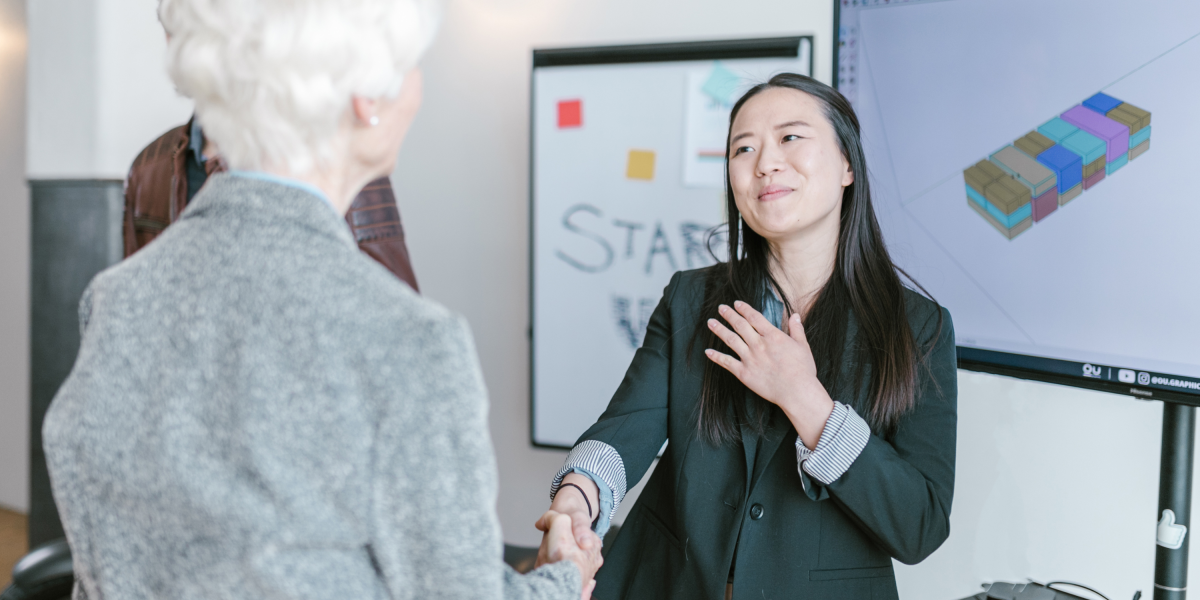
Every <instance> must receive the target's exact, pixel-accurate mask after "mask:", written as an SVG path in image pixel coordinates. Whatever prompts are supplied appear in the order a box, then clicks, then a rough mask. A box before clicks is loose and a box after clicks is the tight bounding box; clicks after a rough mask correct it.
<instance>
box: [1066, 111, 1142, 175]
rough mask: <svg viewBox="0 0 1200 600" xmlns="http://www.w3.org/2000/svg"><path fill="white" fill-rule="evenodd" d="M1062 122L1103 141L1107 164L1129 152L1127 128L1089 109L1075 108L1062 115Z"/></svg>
mask: <svg viewBox="0 0 1200 600" xmlns="http://www.w3.org/2000/svg"><path fill="white" fill-rule="evenodd" d="M1062 120H1064V121H1066V122H1068V123H1070V124H1072V125H1074V126H1076V127H1078V128H1080V129H1082V130H1084V131H1086V132H1088V133H1090V134H1092V135H1094V136H1096V137H1098V138H1100V139H1101V140H1104V146H1105V154H1104V155H1105V159H1106V160H1107V161H1108V162H1113V161H1115V160H1117V159H1118V158H1120V157H1121V155H1122V154H1125V153H1126V152H1129V128H1128V127H1126V126H1124V125H1122V124H1121V123H1118V122H1116V121H1114V120H1112V119H1110V118H1108V117H1106V116H1104V115H1102V114H1100V113H1098V112H1096V111H1094V110H1092V109H1090V108H1087V107H1084V106H1076V107H1075V108H1072V109H1071V110H1068V111H1067V112H1065V113H1063V114H1062ZM1084 187H1087V186H1084Z"/></svg>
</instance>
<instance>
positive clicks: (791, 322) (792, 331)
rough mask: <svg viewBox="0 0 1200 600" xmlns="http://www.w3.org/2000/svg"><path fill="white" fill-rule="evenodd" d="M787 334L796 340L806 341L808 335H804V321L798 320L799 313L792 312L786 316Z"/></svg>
mask: <svg viewBox="0 0 1200 600" xmlns="http://www.w3.org/2000/svg"><path fill="white" fill-rule="evenodd" d="M788 335H789V336H791V338H792V339H793V340H796V341H797V342H804V343H806V344H807V343H808V336H806V335H804V323H803V322H801V321H800V313H792V316H791V317H788Z"/></svg>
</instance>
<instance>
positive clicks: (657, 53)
mask: <svg viewBox="0 0 1200 600" xmlns="http://www.w3.org/2000/svg"><path fill="white" fill-rule="evenodd" d="M813 38H814V36H812V35H811V34H810V35H794V36H784V37H770V38H751V39H734V40H715V41H701V42H672V43H663V44H631V45H621V46H587V47H577V48H546V49H534V50H533V62H532V70H531V71H530V74H529V263H528V267H529V314H528V317H529V329H528V330H527V332H526V335H527V336H528V337H529V443H530V445H532V446H533V447H535V448H546V449H554V450H570V449H571V447H570V446H562V445H559V444H545V443H541V442H538V440H537V439H536V434H535V432H536V431H537V427H536V418H537V387H536V385H534V384H535V382H536V373H537V364H536V363H535V361H534V356H535V353H534V351H535V348H534V344H535V341H536V339H537V337H536V336H535V335H534V330H533V327H534V325H533V324H534V322H535V321H534V315H535V314H536V312H535V311H536V308H537V297H536V295H535V289H536V288H535V285H534V284H535V281H534V277H535V276H536V273H535V270H534V260H535V257H536V252H537V248H536V243H537V231H536V230H535V229H534V226H535V223H534V215H535V213H536V209H537V198H536V193H535V190H534V187H535V186H534V182H535V181H536V179H535V170H536V168H537V149H536V147H535V143H536V139H537V136H536V131H535V128H536V126H537V125H536V123H537V119H536V110H537V107H536V105H535V103H536V102H537V90H536V86H537V83H536V81H537V78H536V77H534V75H533V72H534V71H536V70H537V69H538V68H539V67H565V66H586V65H613V64H636V63H664V62H684V61H701V60H739V59H749V58H797V57H798V56H799V55H800V46H801V44H802V43H803V42H804V40H808V72H809V73H813V72H814V71H813V68H814V66H815V64H814V55H815V54H816V47H815V46H814V39H813Z"/></svg>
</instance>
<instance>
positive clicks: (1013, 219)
mask: <svg viewBox="0 0 1200 600" xmlns="http://www.w3.org/2000/svg"><path fill="white" fill-rule="evenodd" d="M836 7H837V8H836V10H835V21H836V27H835V32H836V35H835V36H834V37H835V46H834V55H835V64H834V73H835V78H836V84H837V86H838V88H839V90H840V91H841V92H842V93H843V94H844V95H846V96H847V97H848V98H849V99H850V100H851V102H852V103H853V105H854V107H855V109H856V112H857V113H858V117H859V119H860V120H861V124H862V135H863V140H864V144H865V147H866V153H867V164H868V168H869V169H870V182H871V186H872V191H873V196H874V202H875V208H876V212H877V214H878V215H879V218H880V223H881V226H882V227H883V230H884V236H885V239H886V240H887V243H888V247H889V250H890V251H891V253H892V257H893V259H894V260H895V261H896V262H897V264H899V265H900V266H901V267H902V268H903V269H904V270H905V271H907V272H908V273H909V274H911V275H912V276H913V278H914V279H915V280H916V281H918V282H919V283H920V284H921V285H922V286H923V287H925V288H926V289H927V290H928V291H929V292H930V293H931V294H932V296H933V297H934V298H935V299H936V300H937V301H938V302H939V303H941V304H942V305H943V306H945V307H947V308H948V309H949V310H950V312H951V314H952V316H953V318H954V326H955V333H956V335H957V344H958V357H959V364H960V366H961V367H963V368H968V369H973V370H980V371H989V372H994V373H1000V374H1005V375H1013V376H1018V377H1023V378H1028V379H1035V380H1042V381H1049V382H1055V383H1061V384H1067V385H1073V386H1079V387H1085V388H1092V389H1099V390H1105V391H1109V392H1115V393H1121V394H1126V395H1134V396H1138V397H1142V398H1153V399H1163V400H1168V401H1174V402H1182V403H1188V404H1200V340H1198V339H1197V338H1198V337H1200V273H1198V268H1197V263H1198V261H1200V235H1198V233H1200V232H1198V231H1197V230H1198V228H1200V193H1198V190H1197V183H1196V182H1197V178H1198V177H1200V169H1198V168H1197V166H1198V163H1197V162H1196V161H1197V158H1198V157H1200V152H1198V151H1197V149H1198V148H1200V78H1198V77H1197V76H1196V74H1197V73H1200V3H1197V2H1194V1H1192V0H1139V2H1136V3H1131V2H1125V1H1122V0H908V1H904V0H890V1H888V0H838V2H837V4H836Z"/></svg>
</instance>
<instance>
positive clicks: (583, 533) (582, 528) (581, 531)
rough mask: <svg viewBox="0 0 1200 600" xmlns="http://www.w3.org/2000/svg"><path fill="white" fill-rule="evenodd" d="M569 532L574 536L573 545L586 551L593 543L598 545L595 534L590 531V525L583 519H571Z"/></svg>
mask: <svg viewBox="0 0 1200 600" xmlns="http://www.w3.org/2000/svg"><path fill="white" fill-rule="evenodd" d="M571 530H572V531H571V532H572V533H573V534H574V535H575V543H577V544H579V547H580V548H583V549H585V550H586V549H587V548H588V547H590V545H591V544H593V543H598V540H599V538H598V537H596V532H594V531H592V526H591V523H589V522H588V521H585V520H583V519H579V518H575V517H572V518H571Z"/></svg>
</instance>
